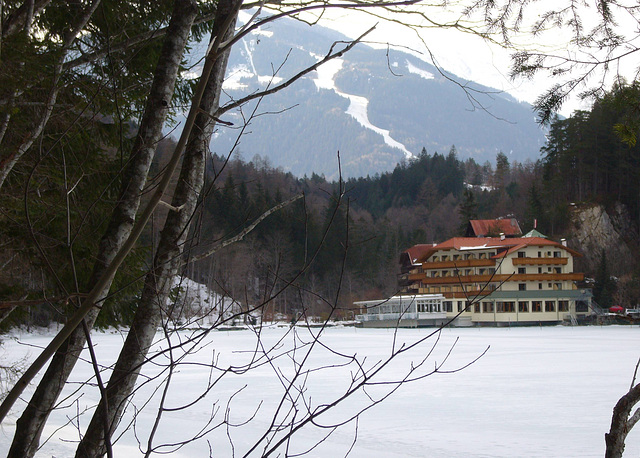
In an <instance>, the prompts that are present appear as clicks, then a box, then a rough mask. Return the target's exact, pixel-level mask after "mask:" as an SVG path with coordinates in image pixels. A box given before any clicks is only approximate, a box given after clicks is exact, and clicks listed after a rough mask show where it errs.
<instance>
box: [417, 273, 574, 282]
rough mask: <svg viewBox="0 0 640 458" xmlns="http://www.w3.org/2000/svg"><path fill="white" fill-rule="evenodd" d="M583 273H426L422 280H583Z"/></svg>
mask: <svg viewBox="0 0 640 458" xmlns="http://www.w3.org/2000/svg"><path fill="white" fill-rule="evenodd" d="M582 280H584V274H583V273H567V274H558V273H547V274H513V275H507V274H496V275H493V276H491V275H460V276H457V275H452V276H450V277H427V276H425V275H424V274H423V275H422V278H421V279H420V281H421V282H422V283H423V284H425V285H445V284H456V283H488V282H489V281H491V282H506V281H508V282H514V281H548V282H555V281H582Z"/></svg>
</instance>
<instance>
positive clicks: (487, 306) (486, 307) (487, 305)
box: [482, 302, 493, 313]
mask: <svg viewBox="0 0 640 458" xmlns="http://www.w3.org/2000/svg"><path fill="white" fill-rule="evenodd" d="M482 311H483V312H484V313H493V302H483V303H482Z"/></svg>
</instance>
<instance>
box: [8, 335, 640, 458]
mask: <svg viewBox="0 0 640 458" xmlns="http://www.w3.org/2000/svg"><path fill="white" fill-rule="evenodd" d="M312 331H313V332H317V329H312ZM432 331H433V330H430V329H401V330H399V331H398V333H397V335H396V334H395V333H394V332H393V331H392V330H382V329H357V328H352V327H344V328H342V327H336V328H329V329H327V330H326V331H325V332H324V334H323V336H322V338H321V342H322V344H323V345H324V346H322V345H316V346H315V347H314V348H313V351H312V352H311V354H310V355H307V351H308V350H309V349H310V348H311V345H310V344H309V343H310V342H311V339H310V336H309V333H308V331H307V330H305V329H297V331H296V335H295V337H294V334H293V333H291V332H290V330H289V328H286V327H285V328H275V327H274V328H269V329H264V330H263V331H262V339H261V341H262V344H263V348H262V350H268V349H273V353H272V354H274V355H279V357H278V358H277V359H276V360H275V361H274V362H273V364H270V363H265V364H262V363H263V362H265V361H263V360H261V359H259V356H260V354H261V353H260V351H261V349H260V348H258V352H257V353H256V348H257V347H256V340H257V339H256V336H255V335H254V334H253V333H252V332H251V331H247V330H245V331H233V332H222V331H218V332H213V333H211V334H209V335H208V336H207V337H206V338H204V339H203V340H201V341H199V342H198V343H197V350H198V351H197V352H195V353H194V354H190V355H187V357H186V358H185V361H186V362H188V363H187V364H183V365H180V366H179V368H178V369H177V370H176V371H174V373H173V374H172V377H171V384H170V386H169V389H168V392H167V399H168V401H167V402H166V404H165V407H166V408H169V409H171V410H170V411H166V412H164V413H163V418H162V422H161V423H160V427H159V430H158V432H157V434H156V436H155V437H154V438H153V441H152V444H153V445H152V446H153V447H160V448H158V451H161V452H169V451H172V454H171V456H172V457H200V456H209V454H210V453H211V454H212V455H213V456H216V457H230V456H245V454H247V452H248V451H249V450H251V446H252V444H254V443H255V442H256V441H258V440H259V438H260V437H261V436H262V435H263V434H265V433H268V431H269V430H270V426H271V420H272V419H273V417H274V415H275V412H276V409H277V406H278V405H279V403H280V401H281V399H282V398H283V393H284V388H283V387H284V386H285V385H287V384H288V382H289V381H290V380H293V377H294V374H295V373H296V370H297V369H298V368H299V365H298V363H299V362H301V361H303V358H306V359H305V360H304V361H305V365H304V366H303V367H304V368H307V369H313V370H311V371H310V372H308V373H305V372H303V373H302V374H303V375H304V377H302V376H301V377H299V378H298V379H295V380H294V381H295V383H294V386H296V387H297V389H296V390H293V391H291V394H292V397H295V399H296V401H297V404H296V406H297V410H290V409H289V407H290V403H288V399H289V398H287V397H285V398H284V399H285V401H284V404H283V405H284V407H285V408H286V410H284V413H282V414H281V415H279V416H278V418H279V419H280V420H282V419H283V418H288V419H291V418H293V417H294V416H295V418H296V419H301V418H303V417H302V415H303V414H304V413H305V412H307V411H308V410H307V408H306V407H305V406H309V409H310V410H314V409H317V408H321V406H322V405H324V404H329V403H331V402H333V401H334V400H335V399H336V398H338V397H339V396H340V395H342V394H343V393H345V392H346V390H347V389H348V386H349V384H350V382H351V380H352V379H353V378H357V376H358V374H359V369H358V367H363V368H364V369H371V368H373V367H376V365H377V364H378V363H379V361H384V360H385V358H387V357H388V356H389V354H390V352H391V351H392V348H393V345H394V339H395V345H396V348H400V345H401V343H402V342H406V343H412V342H416V341H418V340H420V339H422V338H424V337H426V336H428V335H429V334H430V333H431V332H432ZM13 336H14V337H15V338H16V339H15V340H9V339H5V341H4V345H3V346H2V347H1V350H0V351H2V352H3V354H2V356H1V357H0V361H1V362H0V363H1V364H6V363H7V361H9V360H10V359H14V358H20V357H22V356H27V357H28V358H34V357H35V356H36V355H37V354H38V349H37V347H39V346H42V345H45V344H46V343H48V341H49V340H50V337H51V334H44V335H43V334H30V333H22V334H20V333H18V332H16V333H14V334H13ZM188 337H190V334H189V333H187V332H182V333H179V334H178V335H174V336H173V338H172V342H173V343H174V344H175V343H177V342H178V341H179V340H180V341H182V342H186V339H187V338H188ZM122 340H123V336H122V335H120V334H119V333H114V332H112V333H97V334H95V336H94V346H95V349H96V352H97V354H98V357H99V359H100V361H101V363H102V364H103V365H105V366H108V365H109V364H111V363H112V362H113V361H114V360H115V358H116V357H117V352H118V351H119V347H120V345H121V343H122ZM435 343H436V339H435V337H433V338H431V339H428V340H427V341H425V342H424V343H422V344H421V345H419V346H417V347H415V348H413V349H411V351H408V352H406V353H403V354H401V355H400V356H399V357H398V358H397V359H396V360H394V361H393V362H391V363H390V364H389V365H388V366H387V367H385V368H384V369H383V370H382V371H381V373H380V374H379V377H378V378H374V379H373V380H372V381H373V382H376V381H377V382H393V381H397V380H400V379H402V378H403V377H406V376H407V374H408V371H410V370H411V367H412V364H413V367H416V366H418V365H419V363H420V362H421V361H423V360H424V364H423V365H422V366H419V367H417V369H416V370H415V372H413V374H412V375H411V377H414V378H418V380H415V381H413V382H410V383H406V384H404V385H403V386H401V387H400V388H398V390H397V391H395V392H394V393H393V394H392V395H391V396H390V397H389V398H388V399H386V400H384V401H383V402H382V403H380V404H378V405H375V406H373V407H372V408H371V409H369V410H367V411H366V412H364V413H363V414H362V415H361V416H360V417H359V419H358V421H357V422H356V421H349V418H350V417H351V416H352V415H354V413H356V412H357V411H359V410H360V409H362V408H364V407H366V406H367V405H368V402H369V401H370V400H371V399H373V400H378V399H380V398H381V397H382V396H384V394H385V393H388V392H389V391H390V390H393V389H394V388H395V387H396V386H397V385H394V384H380V385H371V386H368V388H367V390H366V393H367V394H366V395H365V394H364V393H362V391H359V392H357V393H355V394H354V395H353V396H352V397H350V398H349V399H348V400H346V401H344V403H342V404H339V405H338V406H337V407H335V408H334V409H332V410H330V411H329V412H327V413H326V414H324V415H321V416H319V417H318V418H317V421H316V424H319V425H321V426H324V427H325V428H318V427H314V426H313V425H310V424H309V425H307V426H305V427H303V428H302V429H301V430H300V431H299V432H298V433H297V434H296V435H294V438H293V439H292V440H291V441H290V443H289V444H288V447H289V448H288V451H287V452H286V453H288V454H289V456H293V455H295V454H298V453H302V452H305V451H307V450H310V449H311V450H310V451H309V453H308V455H306V456H312V457H331V458H333V457H337V456H345V455H346V454H347V453H348V452H349V450H350V449H351V451H350V453H349V455H348V456H350V457H384V458H386V457H389V458H394V457H514V456H519V457H601V456H603V455H604V434H605V432H607V431H608V430H609V426H610V420H611V412H612V409H613V406H614V404H615V403H616V401H617V400H618V399H619V398H620V396H622V395H623V394H624V393H626V392H627V390H628V389H629V386H630V383H631V379H632V376H633V371H634V368H635V365H636V363H637V361H638V358H639V357H640V329H639V328H638V327H631V326H626V327H625V326H620V327H618V326H610V327H595V326H594V327H543V328H539V327H530V328H500V329H494V328H481V329H480V328H467V329H446V330H444V331H443V332H442V334H441V336H440V339H439V341H438V342H437V345H435V348H434V344H435ZM161 347H166V342H163V341H162V340H159V342H158V345H157V348H158V349H159V348H161ZM182 348H190V344H187V345H184V346H183V347H182ZM485 350H486V353H485V354H484V355H483V356H482V357H481V358H479V359H478V360H477V361H476V362H474V363H473V364H471V365H470V366H469V367H466V368H464V369H462V370H460V371H457V372H456V370H457V369H459V368H461V367H463V366H465V365H467V364H468V363H470V362H472V361H474V360H475V359H476V358H477V357H478V356H480V355H482V354H483V352H485ZM180 355H181V352H180V351H179V350H176V351H175V352H173V357H174V358H178V357H179V356H180ZM256 355H257V357H256ZM354 355H355V358H356V359H357V361H358V362H359V363H358V364H360V366H357V365H356V364H355V362H354V361H356V359H354V358H353V357H354ZM425 358H426V360H425ZM167 361H168V360H167V358H166V353H165V354H164V356H161V357H158V358H157V359H155V360H154V364H153V365H148V367H147V368H145V371H144V373H145V375H147V376H151V375H153V374H157V373H159V372H160V375H161V376H160V377H159V378H157V379H155V380H152V381H150V382H149V383H147V384H146V385H144V386H143V387H142V388H141V389H140V390H139V391H138V392H137V393H136V396H135V398H134V403H135V404H136V406H137V408H138V409H141V408H142V407H143V406H144V409H142V410H141V412H140V413H139V414H138V416H137V418H136V419H135V421H134V420H133V418H132V413H133V408H131V409H129V414H128V417H127V418H126V419H125V420H123V422H122V423H121V425H120V428H119V430H118V434H117V435H118V439H117V441H116V443H115V445H114V452H115V453H114V454H115V456H117V457H129V456H131V457H137V456H140V455H141V454H142V452H141V451H140V450H141V449H142V450H146V448H147V443H148V441H149V439H148V438H149V431H150V430H151V427H152V424H153V421H154V418H155V416H156V413H157V410H158V399H159V398H160V396H161V394H162V389H160V390H155V388H156V387H157V386H158V384H159V382H164V381H166V379H167V377H166V376H167V371H166V370H165V371H164V372H162V369H163V368H166V363H167ZM212 361H214V362H215V365H216V367H217V368H220V369H221V370H223V369H229V368H232V369H234V370H233V371H227V372H226V373H225V375H224V376H223V377H222V379H221V380H220V381H218V382H217V383H216V384H215V385H214V386H213V388H211V389H210V391H209V392H208V393H207V394H206V396H204V397H202V398H201V399H200V397H201V396H200V395H201V394H203V392H204V391H205V390H206V389H207V387H209V386H211V384H212V382H213V381H214V380H216V379H217V377H219V376H220V375H221V374H222V371H221V370H218V369H214V370H211V369H210V366H211V363H212ZM294 361H297V362H298V363H295V362H294ZM443 362H444V364H443ZM248 363H252V364H253V365H254V366H255V367H254V368H252V369H250V370H248V371H246V372H244V369H245V367H244V366H243V365H245V364H248ZM440 364H442V366H441V367H440V368H439V372H438V373H435V374H433V375H429V376H427V375H428V374H429V373H430V372H431V371H433V369H434V368H435V367H436V365H440ZM447 371H453V372H452V373H447ZM242 372H244V373H242ZM92 373H93V372H92V369H91V367H90V365H89V364H88V363H86V362H85V363H82V364H80V365H79V366H78V367H77V368H76V371H75V372H74V374H73V376H72V377H73V380H74V382H77V383H74V384H72V385H70V386H69V390H68V392H67V394H68V396H69V397H68V398H67V399H66V400H65V401H64V402H63V403H62V404H64V406H65V408H64V409H61V410H59V411H56V412H55V413H54V414H53V415H52V417H51V421H50V422H49V425H48V426H47V430H46V431H45V434H44V435H43V437H48V436H51V437H50V439H49V440H48V442H47V443H46V444H45V445H44V446H43V447H42V449H41V451H40V454H39V455H38V456H43V457H51V456H55V457H57V458H61V457H66V456H73V453H74V451H75V441H77V439H78V436H79V432H78V428H77V424H78V423H80V429H81V430H82V428H83V427H84V426H86V424H87V423H88V421H89V419H90V413H91V411H90V410H89V412H88V413H84V414H82V415H80V417H79V418H78V412H84V411H85V409H86V408H90V407H91V406H92V405H94V404H95V402H96V401H97V400H98V399H99V396H98V393H97V389H95V387H91V388H89V387H84V388H83V389H81V390H80V391H78V392H74V390H77V389H78V388H79V387H80V383H79V382H82V381H85V380H88V379H90V378H91V377H92ZM106 376H107V374H103V377H105V378H106ZM162 386H163V385H162ZM25 398H28V393H27V395H25ZM149 398H151V401H150V402H149V403H148V404H146V405H145V404H144V403H145V401H147V400H148V399H149ZM196 401H197V402H196ZM189 403H194V404H193V405H191V406H189V407H186V406H185V405H186V404H189ZM175 409H177V410H175ZM15 419H16V417H15V416H14V417H12V418H11V420H10V421H7V422H6V423H5V424H3V427H2V430H1V431H0V455H4V454H5V453H6V451H7V449H8V446H9V442H10V440H11V437H12V432H13V422H14V421H15ZM225 420H226V421H225ZM342 422H346V423H345V424H344V425H343V426H341V427H340V428H338V429H336V430H333V429H331V428H326V427H329V426H331V425H335V424H338V423H342ZM216 425H220V426H218V427H217V428H215V426H216ZM638 428H640V427H638ZM210 429H212V430H210ZM271 429H272V428H271ZM332 431H333V432H332ZM330 432H332V434H330V435H329V436H328V438H327V439H326V440H324V441H323V442H321V443H320V444H319V445H318V446H317V447H315V448H312V445H313V444H315V443H317V442H318V441H319V440H320V439H322V438H324V437H325V436H326V435H327V434H329V433H330ZM198 435H201V436H202V437H200V438H199V439H197V440H196V441H195V442H193V443H190V444H187V445H185V446H184V447H182V448H177V447H172V446H169V445H168V444H175V443H178V442H180V441H184V440H186V439H188V438H190V437H193V436H198ZM356 436H357V440H356V441H355V445H353V443H354V440H355V439H356ZM272 437H275V438H277V437H281V436H279V435H278V434H277V433H276V434H275V436H272ZM272 443H273V442H272ZM265 446H266V442H265V441H262V442H261V446H260V447H259V448H257V449H256V450H255V451H254V452H252V453H250V456H260V455H261V453H262V452H261V450H262V449H263V448H264V447H265ZM210 450H211V452H210ZM279 451H280V455H279V456H285V449H284V448H281V449H279ZM638 455H640V429H637V430H634V431H633V432H632V433H631V434H630V435H629V436H628V438H627V447H626V454H625V456H636V457H637V456H638ZM156 456H157V455H156ZM273 456H278V454H277V453H276V454H274V455H273Z"/></svg>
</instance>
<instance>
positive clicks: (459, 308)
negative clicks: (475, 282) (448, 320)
mask: <svg viewBox="0 0 640 458" xmlns="http://www.w3.org/2000/svg"><path fill="white" fill-rule="evenodd" d="M462 310H464V302H462V301H458V312H462Z"/></svg>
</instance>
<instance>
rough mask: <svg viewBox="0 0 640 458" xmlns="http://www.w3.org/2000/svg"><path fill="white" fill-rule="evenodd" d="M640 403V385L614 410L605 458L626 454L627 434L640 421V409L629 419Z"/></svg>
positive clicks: (606, 438) (621, 399)
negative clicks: (634, 408) (625, 442)
mask: <svg viewBox="0 0 640 458" xmlns="http://www.w3.org/2000/svg"><path fill="white" fill-rule="evenodd" d="M638 402H640V384H638V385H636V386H634V387H633V388H631V389H630V390H629V392H628V393H627V394H625V395H624V396H622V397H621V398H620V400H619V401H618V403H617V404H616V406H615V407H614V408H613V416H612V417H611V429H610V430H609V432H608V433H607V434H605V435H604V441H605V443H606V445H607V449H606V451H605V455H604V456H605V458H622V453H623V452H624V441H625V439H626V438H627V434H629V431H631V429H632V428H633V427H634V425H635V424H636V423H637V422H638V420H640V409H639V410H636V412H635V413H634V414H633V415H632V416H631V418H629V414H630V413H631V410H632V409H633V407H634V406H635V405H636V404H637V403H638Z"/></svg>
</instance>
